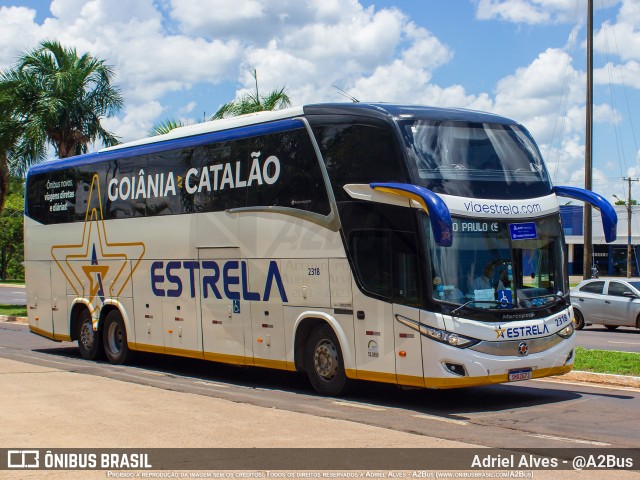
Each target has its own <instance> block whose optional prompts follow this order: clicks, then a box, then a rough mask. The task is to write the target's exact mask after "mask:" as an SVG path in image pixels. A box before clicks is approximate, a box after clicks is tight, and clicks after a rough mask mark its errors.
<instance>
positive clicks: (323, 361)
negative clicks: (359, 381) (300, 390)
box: [304, 324, 347, 396]
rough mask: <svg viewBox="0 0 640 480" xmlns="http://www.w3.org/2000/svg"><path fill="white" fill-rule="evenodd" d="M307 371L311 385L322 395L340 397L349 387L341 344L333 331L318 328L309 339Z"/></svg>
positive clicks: (326, 327) (306, 352)
mask: <svg viewBox="0 0 640 480" xmlns="http://www.w3.org/2000/svg"><path fill="white" fill-rule="evenodd" d="M304 354H305V362H304V365H305V370H306V372H307V376H308V377H309V381H310V382H311V385H312V386H313V388H314V389H315V390H316V392H318V393H319V394H321V395H329V396H333V395H340V394H341V393H343V392H344V390H345V387H346V386H347V376H346V374H345V371H344V361H343V359H342V351H341V350H340V343H339V342H338V338H337V337H336V334H335V333H334V331H333V329H332V328H331V327H330V326H329V325H327V324H324V325H320V326H319V327H317V328H316V329H315V330H313V332H311V335H309V338H308V339H307V344H306V348H305V351H304Z"/></svg>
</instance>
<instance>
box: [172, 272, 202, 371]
mask: <svg viewBox="0 0 640 480" xmlns="http://www.w3.org/2000/svg"><path fill="white" fill-rule="evenodd" d="M198 271H199V264H198V262H197V261H195V260H169V261H166V262H165V275H166V278H165V280H166V283H165V285H166V295H165V296H164V297H162V325H163V328H164V332H163V333H164V351H165V353H168V354H173V355H181V356H185V357H195V358H202V340H201V338H202V337H201V329H200V322H199V321H198V298H199V296H200V282H198ZM178 279H179V281H178ZM178 287H180V288H178Z"/></svg>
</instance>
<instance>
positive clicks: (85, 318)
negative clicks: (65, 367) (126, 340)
mask: <svg viewBox="0 0 640 480" xmlns="http://www.w3.org/2000/svg"><path fill="white" fill-rule="evenodd" d="M77 329H78V330H77V332H76V334H77V337H78V350H80V355H82V358H84V359H85V360H96V359H98V358H100V357H102V354H103V349H102V338H100V333H99V332H96V331H94V330H93V321H92V320H91V314H90V313H89V310H87V309H84V308H83V309H82V311H81V312H80V315H79V316H78V323H77Z"/></svg>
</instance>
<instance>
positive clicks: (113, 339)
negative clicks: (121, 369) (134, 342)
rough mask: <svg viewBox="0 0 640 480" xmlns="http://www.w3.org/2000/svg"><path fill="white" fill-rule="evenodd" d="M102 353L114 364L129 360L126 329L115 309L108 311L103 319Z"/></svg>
mask: <svg viewBox="0 0 640 480" xmlns="http://www.w3.org/2000/svg"><path fill="white" fill-rule="evenodd" d="M103 335H104V336H103V343H104V353H105V354H106V356H107V360H109V362H110V363H113V364H114V365H122V364H124V363H127V361H128V360H129V354H130V351H129V347H128V345H127V330H126V328H125V326H124V321H123V320H122V315H120V312H118V311H117V310H112V311H111V312H109V313H108V314H107V316H106V318H105V319H104V329H103Z"/></svg>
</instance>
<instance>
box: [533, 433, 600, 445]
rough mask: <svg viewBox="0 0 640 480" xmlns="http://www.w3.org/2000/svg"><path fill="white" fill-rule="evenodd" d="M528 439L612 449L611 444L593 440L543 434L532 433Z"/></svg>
mask: <svg viewBox="0 0 640 480" xmlns="http://www.w3.org/2000/svg"><path fill="white" fill-rule="evenodd" d="M527 437H534V438H544V439H545V440H558V441H560V442H568V443H579V444H585V445H595V446H597V447H610V446H611V444H610V443H604V442H595V441H592V440H580V439H579V438H566V437H557V436H555V435H543V434H541V433H531V434H528V435H527Z"/></svg>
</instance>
